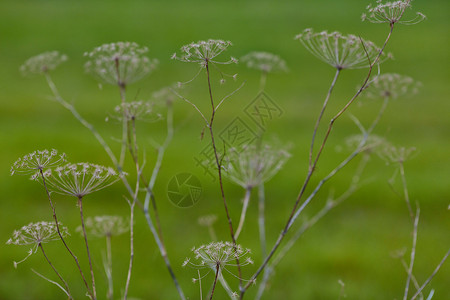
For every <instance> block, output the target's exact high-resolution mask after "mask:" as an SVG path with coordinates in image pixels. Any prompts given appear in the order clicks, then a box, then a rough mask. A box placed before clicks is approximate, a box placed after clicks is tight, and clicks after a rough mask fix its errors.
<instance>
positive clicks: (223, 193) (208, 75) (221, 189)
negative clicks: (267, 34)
mask: <svg viewBox="0 0 450 300" xmlns="http://www.w3.org/2000/svg"><path fill="white" fill-rule="evenodd" d="M206 77H207V79H208V90H209V98H210V100H211V109H212V110H211V119H210V121H209V126H208V127H209V133H210V135H211V143H212V146H213V150H214V157H215V160H216V166H217V172H218V175H219V185H220V194H221V196H222V201H223V206H224V208H225V213H226V215H227V219H228V226H229V229H230V235H231V240H232V242H233V246H234V247H235V248H236V239H235V237H234V230H233V222H232V221H231V216H230V212H229V211H228V204H227V200H226V198H225V192H224V189H223V182H222V166H221V163H220V160H219V154H218V153H217V147H216V143H215V141H214V131H213V123H214V117H215V115H216V107H215V105H214V99H213V95H212V89H211V79H210V74H209V65H208V61H206ZM236 265H237V269H238V273H239V289H241V288H242V272H241V265H240V263H239V258H238V257H236Z"/></svg>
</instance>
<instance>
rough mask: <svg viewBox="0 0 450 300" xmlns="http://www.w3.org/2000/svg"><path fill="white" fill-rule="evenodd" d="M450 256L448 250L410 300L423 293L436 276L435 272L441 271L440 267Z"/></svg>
mask: <svg viewBox="0 0 450 300" xmlns="http://www.w3.org/2000/svg"><path fill="white" fill-rule="evenodd" d="M449 255H450V249H448V251H447V253H445V255H444V257H443V258H442V260H441V261H440V262H439V264H438V265H437V266H436V268H435V269H434V271H433V273H431V275H430V277H428V278H427V280H425V282H424V284H422V286H421V287H420V289H418V290H417V292H416V293H415V294H414V296H412V297H411V299H410V300H414V299H416V298H417V296H418V295H419V294H420V293H421V292H422V291H423V289H424V288H425V287H426V286H427V285H428V284H429V283H430V282H431V280H432V279H433V277H434V276H435V275H436V274H437V272H439V270H440V269H441V267H442V265H443V264H444V262H445V261H446V260H447V258H448V256H449Z"/></svg>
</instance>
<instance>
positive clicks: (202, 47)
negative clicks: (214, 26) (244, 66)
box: [172, 39, 237, 68]
mask: <svg viewBox="0 0 450 300" xmlns="http://www.w3.org/2000/svg"><path fill="white" fill-rule="evenodd" d="M230 46H232V44H231V42H230V41H223V40H213V39H209V40H207V41H198V42H196V43H190V44H188V45H184V46H183V47H181V49H180V50H181V54H180V55H179V56H178V55H177V54H176V53H174V54H173V55H172V59H176V60H179V61H182V62H193V63H198V64H200V66H202V68H205V67H206V65H207V64H208V63H216V64H231V63H237V60H236V59H235V58H234V57H231V58H230V59H229V60H228V61H224V62H221V61H217V60H215V58H216V57H217V56H218V55H220V54H221V53H222V52H224V51H225V50H227V48H228V47H230Z"/></svg>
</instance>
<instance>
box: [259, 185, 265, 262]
mask: <svg viewBox="0 0 450 300" xmlns="http://www.w3.org/2000/svg"><path fill="white" fill-rule="evenodd" d="M265 201H266V194H265V192H264V183H263V182H261V184H260V185H259V186H258V227H259V242H260V244H261V256H262V257H266V218H265V206H266V204H265Z"/></svg>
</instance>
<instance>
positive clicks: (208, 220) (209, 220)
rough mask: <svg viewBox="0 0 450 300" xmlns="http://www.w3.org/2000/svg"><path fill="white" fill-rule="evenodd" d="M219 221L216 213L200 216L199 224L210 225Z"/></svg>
mask: <svg viewBox="0 0 450 300" xmlns="http://www.w3.org/2000/svg"><path fill="white" fill-rule="evenodd" d="M216 221H217V216H216V215H205V216H201V217H200V218H198V224H199V225H201V226H206V227H209V226H211V225H213V224H214V223H215V222H216Z"/></svg>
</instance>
